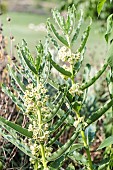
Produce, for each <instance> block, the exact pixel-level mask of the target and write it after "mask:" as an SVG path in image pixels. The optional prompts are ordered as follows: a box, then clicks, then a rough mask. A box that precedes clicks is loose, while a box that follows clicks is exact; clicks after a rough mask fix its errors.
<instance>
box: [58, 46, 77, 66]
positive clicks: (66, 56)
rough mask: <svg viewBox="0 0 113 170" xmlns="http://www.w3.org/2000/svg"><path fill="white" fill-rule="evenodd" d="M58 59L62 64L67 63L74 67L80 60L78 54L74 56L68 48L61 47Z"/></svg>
mask: <svg viewBox="0 0 113 170" xmlns="http://www.w3.org/2000/svg"><path fill="white" fill-rule="evenodd" d="M58 57H59V59H60V60H62V61H63V62H66V61H67V62H69V64H70V65H74V64H75V63H76V62H77V61H78V60H79V59H80V53H79V52H78V53H76V54H74V53H72V52H71V50H70V49H69V48H67V47H65V46H63V47H61V48H60V50H59V51H58Z"/></svg>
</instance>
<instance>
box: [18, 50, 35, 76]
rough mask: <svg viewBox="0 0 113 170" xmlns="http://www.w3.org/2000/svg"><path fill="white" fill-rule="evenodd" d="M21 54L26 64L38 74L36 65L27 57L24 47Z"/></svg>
mask: <svg viewBox="0 0 113 170" xmlns="http://www.w3.org/2000/svg"><path fill="white" fill-rule="evenodd" d="M21 54H22V57H23V59H24V61H25V63H26V65H27V66H28V68H29V69H30V70H31V71H32V72H33V73H34V74H36V75H37V70H36V69H35V67H34V66H33V65H32V63H31V62H30V60H28V58H27V57H26V53H25V51H24V50H23V49H21Z"/></svg>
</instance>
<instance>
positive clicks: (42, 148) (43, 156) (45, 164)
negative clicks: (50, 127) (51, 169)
mask: <svg viewBox="0 0 113 170" xmlns="http://www.w3.org/2000/svg"><path fill="white" fill-rule="evenodd" d="M38 122H39V129H40V136H41V135H43V134H42V123H41V111H40V109H38ZM40 148H41V155H42V163H43V167H44V170H46V169H47V162H46V158H45V149H44V145H43V143H42V142H40Z"/></svg>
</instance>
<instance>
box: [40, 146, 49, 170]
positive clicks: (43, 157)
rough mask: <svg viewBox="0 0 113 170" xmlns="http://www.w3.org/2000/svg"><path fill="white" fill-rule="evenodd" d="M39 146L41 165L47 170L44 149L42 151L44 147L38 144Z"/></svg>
mask: <svg viewBox="0 0 113 170" xmlns="http://www.w3.org/2000/svg"><path fill="white" fill-rule="evenodd" d="M40 146H41V154H42V163H43V166H44V170H46V169H47V163H46V158H45V149H44V145H43V144H42V143H40Z"/></svg>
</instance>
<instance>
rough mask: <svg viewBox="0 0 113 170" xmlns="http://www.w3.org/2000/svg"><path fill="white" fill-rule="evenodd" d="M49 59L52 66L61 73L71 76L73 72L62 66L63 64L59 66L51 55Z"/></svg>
mask: <svg viewBox="0 0 113 170" xmlns="http://www.w3.org/2000/svg"><path fill="white" fill-rule="evenodd" d="M49 61H50V63H51V64H52V66H53V67H54V68H55V69H56V70H57V71H59V72H60V73H61V74H63V75H65V76H67V77H71V75H72V74H71V72H69V71H67V70H65V69H64V68H62V67H61V66H59V65H58V64H57V63H55V61H53V60H52V57H51V55H49Z"/></svg>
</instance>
